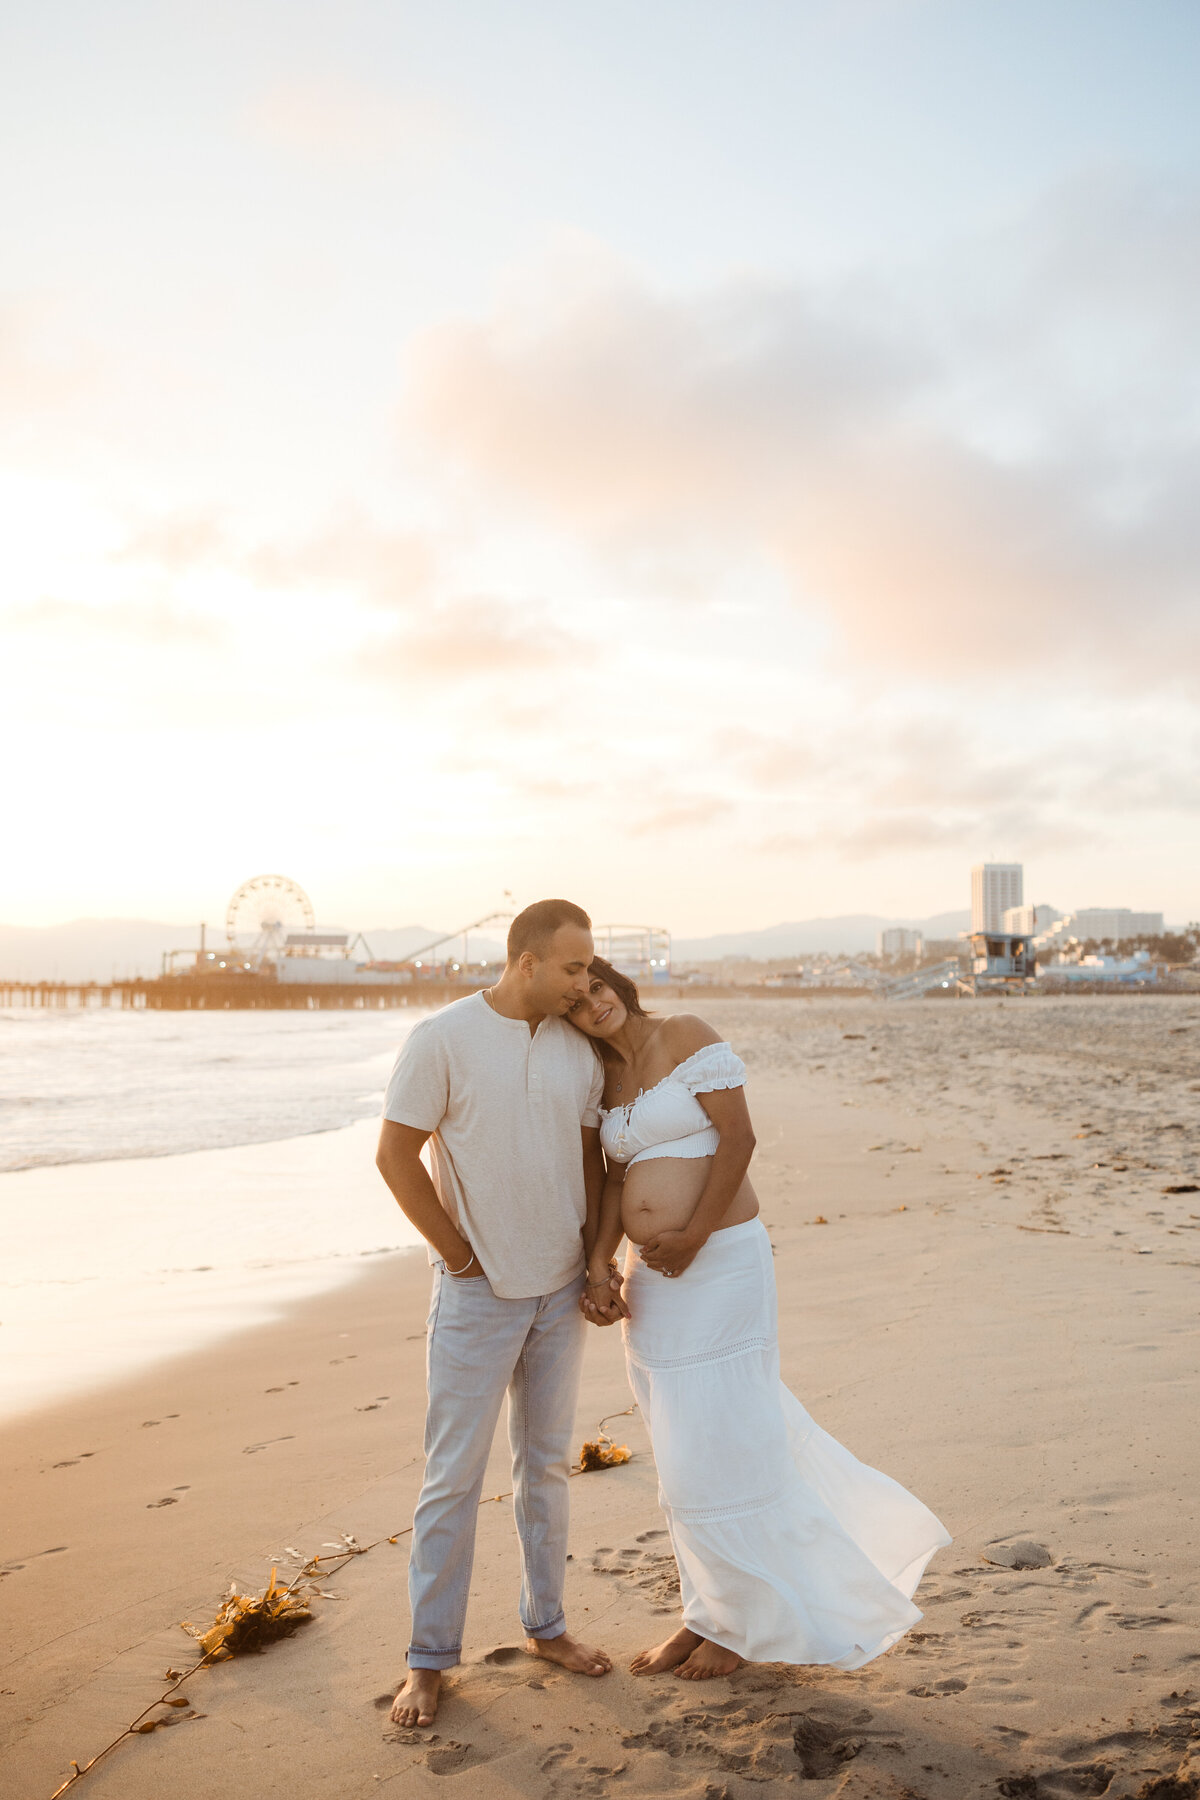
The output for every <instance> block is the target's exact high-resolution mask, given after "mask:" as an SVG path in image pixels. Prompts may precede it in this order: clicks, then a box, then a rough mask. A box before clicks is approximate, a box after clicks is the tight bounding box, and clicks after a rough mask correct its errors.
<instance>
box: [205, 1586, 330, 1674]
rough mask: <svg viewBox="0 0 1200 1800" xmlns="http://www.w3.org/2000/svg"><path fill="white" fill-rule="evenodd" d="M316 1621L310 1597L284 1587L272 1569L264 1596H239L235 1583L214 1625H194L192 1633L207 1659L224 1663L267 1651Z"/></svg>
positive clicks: (263, 1592)
mask: <svg viewBox="0 0 1200 1800" xmlns="http://www.w3.org/2000/svg"><path fill="white" fill-rule="evenodd" d="M311 1618H312V1608H311V1606H310V1605H309V1596H308V1594H307V1593H306V1591H305V1590H304V1589H303V1588H302V1589H300V1590H297V1589H295V1588H292V1587H281V1586H280V1584H279V1583H278V1582H277V1581H276V1579H275V1570H274V1569H272V1570H271V1579H270V1581H269V1582H268V1583H267V1585H266V1587H265V1588H264V1589H263V1591H262V1593H261V1594H239V1593H238V1591H237V1583H236V1582H235V1583H234V1584H233V1586H232V1588H231V1589H230V1591H229V1595H228V1597H227V1599H225V1600H224V1601H223V1602H222V1604H221V1606H220V1607H219V1608H218V1611H217V1616H216V1618H215V1619H214V1620H213V1622H212V1624H211V1625H191V1624H188V1623H187V1622H186V1621H185V1623H184V1627H183V1629H184V1630H185V1631H190V1632H191V1634H192V1636H193V1637H194V1638H195V1639H196V1641H197V1642H198V1644H199V1645H200V1648H201V1649H202V1650H203V1652H204V1654H205V1656H206V1657H208V1658H209V1659H210V1660H211V1661H212V1662H223V1661H225V1659H226V1658H228V1657H231V1656H241V1655H244V1654H245V1652H247V1651H249V1650H257V1651H263V1650H265V1649H266V1647H267V1645H268V1644H273V1643H274V1642H275V1641H276V1639H278V1638H282V1637H290V1636H291V1635H292V1633H293V1631H295V1630H296V1628H297V1626H299V1625H306V1624H307V1623H308V1622H309V1620H310V1619H311Z"/></svg>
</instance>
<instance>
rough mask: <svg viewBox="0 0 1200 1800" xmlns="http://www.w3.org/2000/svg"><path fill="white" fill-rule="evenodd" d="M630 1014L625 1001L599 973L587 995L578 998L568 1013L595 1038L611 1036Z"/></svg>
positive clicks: (595, 976) (618, 1029) (573, 1020)
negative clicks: (580, 998) (619, 997)
mask: <svg viewBox="0 0 1200 1800" xmlns="http://www.w3.org/2000/svg"><path fill="white" fill-rule="evenodd" d="M628 1016H629V1015H628V1013H627V1011H626V1008H625V1004H624V1002H623V1001H622V1000H620V999H618V997H617V995H616V994H614V993H613V990H612V989H611V988H610V987H609V985H608V983H607V981H603V980H602V979H601V978H600V976H599V975H593V976H592V978H591V980H590V981H589V982H588V991H587V995H586V997H585V998H584V999H582V1000H577V1001H576V1002H575V1004H574V1006H572V1008H571V1010H570V1011H569V1012H568V1014H567V1017H568V1019H570V1021H571V1023H572V1025H578V1027H579V1029H580V1031H583V1032H586V1034H587V1036H588V1037H593V1038H610V1037H611V1036H612V1035H613V1033H614V1032H615V1031H620V1029H621V1027H622V1025H623V1024H624V1023H625V1020H626V1018H627V1017H628Z"/></svg>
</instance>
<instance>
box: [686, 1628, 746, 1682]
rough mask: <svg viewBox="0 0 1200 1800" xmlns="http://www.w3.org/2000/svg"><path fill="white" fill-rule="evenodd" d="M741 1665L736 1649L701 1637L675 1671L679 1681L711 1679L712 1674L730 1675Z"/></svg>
mask: <svg viewBox="0 0 1200 1800" xmlns="http://www.w3.org/2000/svg"><path fill="white" fill-rule="evenodd" d="M741 1666H742V1659H741V1657H740V1656H739V1655H738V1653H737V1651H736V1650H727V1649H726V1648H725V1646H724V1644H712V1643H710V1642H709V1640H708V1639H707V1638H701V1639H700V1641H699V1643H698V1644H697V1645H696V1648H695V1649H694V1650H693V1651H692V1654H691V1655H690V1656H689V1657H688V1659H687V1661H686V1662H685V1663H680V1665H679V1667H678V1668H677V1669H676V1671H675V1673H676V1675H678V1677H679V1679H680V1680H681V1681H711V1680H712V1678H713V1676H714V1675H732V1674H733V1671H734V1670H735V1669H740V1668H741Z"/></svg>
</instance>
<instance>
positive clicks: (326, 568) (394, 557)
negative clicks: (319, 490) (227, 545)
mask: <svg viewBox="0 0 1200 1800" xmlns="http://www.w3.org/2000/svg"><path fill="white" fill-rule="evenodd" d="M436 560H437V559H436V553H435V550H434V546H433V542H432V540H431V539H430V538H429V537H427V536H425V535H424V534H423V533H421V532H416V531H386V530H383V529H382V528H381V527H379V526H377V525H374V524H372V523H371V522H370V521H369V520H368V519H365V518H363V517H362V516H361V515H360V514H358V513H346V514H343V515H342V516H340V517H339V518H337V519H335V520H334V521H333V522H332V523H331V524H329V525H328V526H326V527H325V528H324V529H323V530H322V531H319V532H317V533H316V534H315V535H314V536H312V537H310V538H307V539H304V540H302V541H300V542H299V543H294V544H290V545H288V544H264V545H260V546H259V547H258V548H256V549H253V550H250V551H248V552H246V553H245V555H244V556H243V558H242V567H243V568H244V570H245V572H246V573H247V574H248V575H249V576H250V577H251V579H252V580H254V581H258V582H261V583H263V584H264V585H265V586H268V587H296V588H304V587H352V588H356V589H357V590H358V591H359V592H360V593H361V594H362V595H363V597H364V598H366V599H368V600H371V601H373V602H374V603H376V604H377V605H380V606H392V607H404V606H407V605H408V604H409V603H410V602H411V601H412V600H414V599H415V598H416V596H417V595H419V594H421V593H422V592H424V590H425V589H426V588H427V587H428V586H429V584H430V582H431V581H432V579H433V575H434V571H435V567H436Z"/></svg>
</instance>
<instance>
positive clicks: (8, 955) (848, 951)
mask: <svg viewBox="0 0 1200 1800" xmlns="http://www.w3.org/2000/svg"><path fill="white" fill-rule="evenodd" d="M969 922H970V916H969V914H968V913H967V912H966V911H965V910H964V911H962V912H947V913H934V914H932V915H931V916H930V917H928V918H925V919H916V918H900V919H896V918H887V917H884V916H883V915H882V914H878V913H840V914H836V915H832V916H830V917H826V918H816V919H799V920H793V921H790V922H787V923H783V924H779V925H768V926H765V927H762V928H760V929H756V930H750V931H727V932H717V933H715V934H714V935H712V936H709V937H690V938H682V937H681V938H676V939H675V940H674V944H673V952H672V954H673V958H674V960H675V961H677V962H717V961H720V960H721V959H722V958H724V957H737V956H748V957H754V958H758V959H760V960H762V961H771V960H774V959H776V958H779V957H789V956H808V955H812V954H814V953H815V952H818V951H821V950H827V951H829V952H831V953H833V954H837V955H854V954H861V953H862V952H863V951H865V950H874V948H875V940H876V936H877V934H878V933H879V932H880V931H882V930H884V929H885V928H886V927H888V926H893V925H906V926H908V927H909V928H910V929H912V928H915V929H917V930H919V931H923V932H924V933H925V936H926V937H953V936H954V935H955V933H956V932H958V931H964V930H966V928H967V925H968V924H969ZM325 929H328V930H337V929H342V927H335V926H329V927H325ZM362 935H363V937H364V939H365V941H366V942H367V943H368V944H369V945H370V947H371V950H372V952H373V954H374V955H375V956H376V957H377V958H379V959H380V960H381V961H386V962H401V961H404V960H405V959H406V958H407V957H409V956H411V955H412V954H413V952H414V951H415V950H418V949H420V948H421V947H422V946H423V945H425V944H428V943H429V942H430V941H431V939H433V938H436V937H437V936H438V935H439V933H438V930H437V928H436V927H435V926H428V925H398V926H395V925H393V926H377V927H375V928H373V929H368V930H366V931H364V932H363V934H362ZM198 941H199V940H198V932H197V928H196V926H195V925H194V924H188V925H171V924H168V923H165V922H164V921H162V920H156V919H94V918H91V919H89V918H85V919H72V920H69V921H67V922H66V923H65V924H62V925H0V979H4V980H9V981H111V980H129V979H131V978H134V977H136V976H139V975H141V976H153V975H157V974H158V973H159V971H160V969H161V967H162V959H163V957H164V955H165V954H166V953H168V952H169V951H171V950H186V949H191V948H195V947H197V945H198ZM208 941H209V943H210V945H211V946H212V948H214V949H216V948H217V947H218V946H219V945H222V944H223V943H224V941H225V939H224V934H223V933H222V932H221V931H220V930H219V929H214V930H213V931H211V932H210V933H209V938H208ZM470 950H471V954H472V961H473V960H474V959H475V957H477V956H478V957H484V956H488V957H493V958H494V957H497V956H499V955H502V954H503V944H502V942H501V940H499V939H497V938H492V937H488V936H477V935H472V936H471V939H470Z"/></svg>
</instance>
